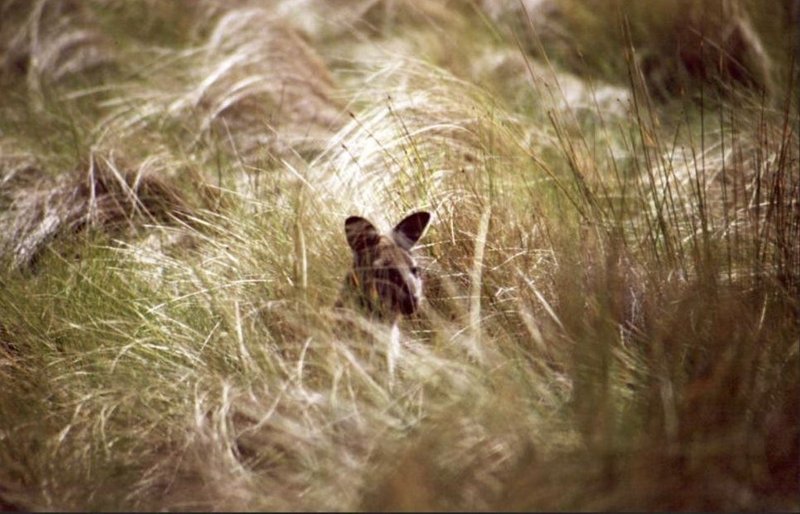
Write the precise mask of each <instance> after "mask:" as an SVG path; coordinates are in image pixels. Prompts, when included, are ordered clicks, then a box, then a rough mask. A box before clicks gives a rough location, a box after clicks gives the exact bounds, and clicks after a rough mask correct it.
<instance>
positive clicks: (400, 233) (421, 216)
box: [392, 211, 431, 250]
mask: <svg viewBox="0 0 800 514" xmlns="http://www.w3.org/2000/svg"><path fill="white" fill-rule="evenodd" d="M430 220H431V215H430V213H428V212H424V211H420V212H415V213H414V214H411V215H409V216H406V217H405V218H403V221H401V222H400V223H398V224H397V226H396V227H394V229H392V238H393V239H394V240H395V242H396V243H397V244H398V245H399V246H400V247H401V248H404V249H405V250H410V249H411V247H412V246H414V244H415V243H416V242H417V241H419V238H420V237H422V233H423V232H424V231H425V227H427V226H428V222H429V221H430Z"/></svg>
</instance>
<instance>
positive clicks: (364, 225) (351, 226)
mask: <svg viewBox="0 0 800 514" xmlns="http://www.w3.org/2000/svg"><path fill="white" fill-rule="evenodd" d="M344 233H345V235H346V236H347V244H349V245H350V248H352V249H353V251H354V252H360V251H362V250H364V249H365V248H368V247H370V246H374V245H376V244H378V241H379V239H380V234H379V233H378V230H377V229H376V228H375V227H374V226H373V225H372V223H370V222H369V221H367V220H365V219H364V218H361V217H358V216H350V217H349V218H347V219H346V220H345V221H344Z"/></svg>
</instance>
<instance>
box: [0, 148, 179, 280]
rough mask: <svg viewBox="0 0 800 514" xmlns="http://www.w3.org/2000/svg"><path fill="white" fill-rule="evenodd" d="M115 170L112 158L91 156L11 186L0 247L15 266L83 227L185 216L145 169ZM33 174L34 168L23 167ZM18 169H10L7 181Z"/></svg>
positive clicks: (175, 196)
mask: <svg viewBox="0 0 800 514" xmlns="http://www.w3.org/2000/svg"><path fill="white" fill-rule="evenodd" d="M153 164H154V163H153V162H150V163H144V165H143V166H140V167H139V168H138V169H135V170H126V169H120V168H119V166H118V164H117V162H116V161H112V160H109V159H108V158H107V157H104V156H100V155H93V156H92V157H91V162H90V164H89V166H88V169H86V170H81V171H76V172H74V173H68V174H64V175H61V176H59V177H57V178H55V179H49V178H47V177H44V176H42V174H41V172H39V173H38V175H39V176H38V177H37V179H34V180H33V181H31V183H29V184H27V185H26V186H24V187H14V188H13V189H12V190H11V193H10V196H11V198H10V200H9V205H8V210H7V211H6V212H5V213H3V216H2V224H3V225H4V226H5V227H6V231H5V233H6V234H7V235H6V237H5V238H4V239H5V241H4V242H3V243H4V247H5V252H4V253H6V254H7V255H10V256H11V257H12V260H13V262H14V264H15V265H16V266H22V267H25V266H30V265H32V264H33V263H34V262H35V261H36V259H37V258H38V257H39V255H40V253H41V252H42V251H43V249H44V247H45V245H47V244H49V243H51V242H52V241H53V240H54V239H55V238H57V237H59V236H61V237H63V236H73V235H74V234H76V233H78V232H80V231H81V230H84V229H87V228H88V229H101V230H115V229H119V228H128V229H135V227H136V226H137V225H141V224H143V223H153V222H167V221H169V220H170V219H174V217H178V218H180V217H183V216H186V215H187V214H188V212H189V211H188V209H189V208H188V204H187V203H186V202H185V200H184V199H183V198H182V194H181V193H180V192H179V191H178V190H177V189H176V188H175V187H174V186H172V185H170V184H169V183H168V182H165V181H164V180H162V179H160V178H158V175H157V174H156V173H155V172H154V171H152V170H150V169H148V165H153ZM24 171H25V172H27V174H29V175H31V174H36V173H37V170H36V169H35V168H32V167H30V165H29V166H28V167H26V168H25V170H24ZM18 173H19V168H11V169H10V170H9V172H8V173H7V175H6V177H8V180H10V179H11V178H12V177H14V176H16V175H17V174H18Z"/></svg>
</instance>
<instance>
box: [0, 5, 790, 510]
mask: <svg viewBox="0 0 800 514" xmlns="http://www.w3.org/2000/svg"><path fill="white" fill-rule="evenodd" d="M51 4H53V5H51ZM55 4H58V5H55ZM301 4H302V5H305V4H304V3H302V2H294V1H288V0H287V1H285V2H280V3H279V4H276V6H275V8H274V9H273V10H268V9H264V8H263V7H260V8H253V7H251V6H249V4H247V2H245V3H244V4H242V5H237V6H235V7H227V6H225V7H221V6H220V5H218V4H213V3H206V2H197V3H194V2H189V3H188V4H186V5H185V6H184V7H185V8H186V9H185V11H183V12H176V11H175V9H176V8H175V7H174V5H175V4H165V5H164V6H162V5H161V4H160V3H149V4H147V5H146V6H145V7H147V9H146V10H144V11H142V10H140V9H143V7H142V6H141V5H134V4H130V3H116V2H105V1H97V2H91V3H88V4H79V7H76V8H75V9H74V10H72V11H69V12H70V13H71V16H70V17H67V18H63V19H62V21H61V22H59V23H60V24H56V25H53V26H50V25H47V23H55V22H48V21H47V20H48V19H49V18H48V17H47V16H45V15H38V17H37V18H35V19H37V20H43V21H41V22H40V23H45V25H47V26H46V27H45V28H44V31H43V32H41V31H40V33H41V34H48V36H47V37H53V38H55V39H54V40H58V39H59V35H58V34H59V31H63V33H64V34H72V33H74V31H76V30H85V31H88V32H86V33H92V34H97V35H98V36H97V37H99V38H101V39H102V38H103V37H106V36H107V35H109V34H114V33H117V34H119V37H120V43H119V45H118V46H117V47H115V48H114V49H113V51H109V53H108V55H109V56H111V57H110V59H111V60H110V61H109V62H111V63H113V66H109V67H108V68H107V69H105V71H102V72H101V73H99V74H98V73H97V72H98V70H97V69H95V68H94V65H93V64H92V62H94V61H92V60H91V59H90V60H88V61H87V62H86V67H85V68H84V67H83V66H80V65H78V64H80V63H78V64H75V65H72V64H70V70H73V71H70V73H69V74H58V73H50V72H48V73H44V72H43V71H42V70H50V69H51V68H52V69H59V68H58V65H59V63H58V62H55V61H54V62H53V63H51V65H52V66H51V65H48V67H46V68H41V70H40V71H42V73H39V74H38V75H37V76H39V77H45V76H47V77H48V78H47V80H45V81H43V82H39V83H41V84H45V87H44V88H43V89H41V91H43V92H44V94H43V95H40V94H39V92H37V91H39V90H37V89H36V88H35V87H34V86H31V84H30V83H29V81H30V76H29V75H30V74H29V73H28V72H26V73H22V74H19V75H13V74H5V76H4V77H3V79H2V80H3V81H5V82H7V83H9V84H12V85H14V86H15V87H17V88H18V89H17V90H20V91H24V92H25V93H24V94H22V95H8V96H6V97H3V98H0V109H2V112H3V113H8V115H7V116H5V115H4V116H2V119H0V206H2V210H3V211H2V213H0V226H2V233H3V236H2V237H3V239H2V243H3V245H2V247H1V248H2V251H3V253H2V263H3V266H4V267H3V271H2V273H1V274H0V291H2V294H0V381H2V383H3V387H2V388H0V505H2V506H3V507H4V508H6V507H7V508H13V507H16V508H22V509H28V510H49V509H65V510H66V509H92V510H118V509H133V510H161V509H169V510H212V509H213V510H309V509H326V510H334V509H335V510H362V509H363V510H417V509H426V510H432V509H441V510H445V509H447V510H452V509H468V510H490V509H503V510H510V509H512V510H562V509H567V510H621V509H637V510H643V509H648V510H650V509H654V510H763V509H787V510H789V509H791V510H796V509H797V508H798V506H800V504H799V503H798V499H797V490H798V485H800V484H798V476H800V475H799V470H798V466H799V464H798V462H800V451H799V448H798V441H799V440H800V432H799V431H798V423H797V420H796V413H797V410H798V408H800V387H798V386H800V376H798V375H799V374H800V372H799V371H798V370H800V367H799V366H798V359H799V358H800V355H799V353H800V347H799V346H798V341H800V329H799V328H798V327H800V323H798V321H800V320H798V314H799V313H800V305H798V294H799V293H800V247H799V246H798V244H797V241H798V240H800V215H799V214H798V212H800V211H798V201H800V138H799V137H798V129H800V121H798V120H799V116H798V105H797V98H796V97H794V96H793V95H791V94H784V93H783V92H784V91H792V90H793V89H792V87H791V84H785V85H784V84H782V83H780V81H779V78H780V77H777V78H776V79H775V80H776V82H778V83H777V86H778V87H775V88H774V89H772V90H771V92H770V93H769V96H764V95H766V94H767V93H766V92H765V91H762V92H761V93H762V94H761V95H759V94H758V93H756V94H753V93H752V90H749V89H747V88H748V87H752V84H751V85H750V86H748V85H747V84H738V85H732V86H730V87H731V89H730V91H728V92H727V93H722V92H721V93H719V94H717V93H712V92H711V91H712V90H713V88H711V87H710V86H709V88H708V89H707V90H706V89H704V86H702V84H701V83H700V82H698V83H696V84H695V85H696V86H697V87H698V89H697V91H698V95H699V96H698V97H697V100H698V101H695V100H693V99H689V98H680V97H677V98H668V99H666V100H665V99H664V98H663V97H662V95H663V94H664V92H663V91H661V92H659V91H654V90H653V87H652V86H653V83H652V77H649V76H648V74H647V73H648V70H647V67H646V63H645V62H644V61H643V59H641V56H640V55H638V53H637V52H639V51H640V45H641V42H640V41H638V40H637V37H638V36H637V34H641V33H643V31H644V29H643V28H646V27H647V26H648V25H647V24H648V23H650V20H649V18H648V17H643V18H641V19H640V18H637V16H639V15H640V14H641V13H640V12H639V11H637V10H635V9H634V10H631V11H629V14H630V16H629V19H628V23H629V24H630V25H632V26H633V30H631V31H629V32H627V33H625V32H621V33H620V34H617V35H615V37H619V39H618V40H615V41H616V42H611V41H610V40H605V39H604V40H602V41H600V42H599V43H598V49H597V52H598V53H597V54H592V55H588V56H587V58H588V59H589V60H590V61H593V60H594V59H596V60H598V61H599V60H602V58H603V57H602V55H601V54H602V51H603V50H602V49H603V48H605V47H606V45H612V46H613V47H614V48H615V49H617V50H618V51H619V52H620V55H621V56H622V58H623V60H622V63H623V65H622V67H621V68H618V71H617V73H619V74H624V75H618V76H615V78H616V80H614V82H615V85H613V86H611V85H608V84H606V83H604V82H601V81H600V80H599V78H598V74H597V73H596V69H595V70H588V71H586V73H585V74H584V73H582V72H581V70H580V69H577V70H576V69H573V71H572V73H567V72H565V71H563V70H562V68H561V67H562V66H566V67H570V60H569V59H570V57H569V56H565V55H563V54H561V53H560V52H561V50H562V48H561V47H558V46H548V45H553V44H554V43H551V42H549V40H548V39H547V38H546V37H544V38H542V37H541V36H542V35H541V34H539V36H540V41H539V43H541V48H539V49H535V50H533V51H531V53H530V54H528V53H523V52H524V49H525V44H526V43H527V42H530V41H535V40H536V35H535V34H530V33H523V32H522V31H525V30H535V29H536V27H535V26H530V24H529V23H528V22H527V21H526V20H525V19H522V22H523V23H522V24H521V25H519V24H513V23H510V24H508V25H504V24H503V23H504V22H503V21H502V20H503V17H502V13H499V12H497V11H494V10H493V9H492V3H491V2H478V3H475V4H474V5H470V6H466V7H465V6H458V7H452V6H451V7H452V8H453V9H455V12H456V14H457V15H456V16H454V17H452V20H450V18H448V17H447V16H444V15H443V13H444V12H446V11H443V9H444V8H443V7H442V6H441V4H440V3H439V2H424V1H405V2H397V3H392V2H363V1H356V0H352V1H343V2H337V6H336V7H337V12H338V13H339V14H338V15H336V16H334V15H333V14H331V13H328V12H327V11H326V9H328V8H329V7H322V6H323V5H325V4H316V3H314V4H313V6H310V5H306V8H308V9H309V12H310V13H312V14H315V15H316V16H317V17H314V18H311V17H309V18H308V19H305V20H298V19H296V18H295V17H293V15H292V14H291V7H293V6H297V5H301ZM524 4H525V6H526V7H527V8H528V9H530V8H531V6H532V5H533V4H534V3H532V2H527V3H524ZM571 4H572V3H571V2H565V3H563V4H561V5H562V8H563V6H569V5H571ZM70 5H71V3H69V2H63V3H59V2H41V3H37V4H36V6H34V7H30V6H25V7H21V6H20V5H17V3H15V2H7V3H6V4H4V7H3V8H4V9H5V10H6V11H8V12H12V11H13V13H14V15H15V16H18V17H20V19H28V20H31V19H33V18H32V17H33V14H31V12H33V11H34V10H35V9H40V10H42V9H44V10H42V11H41V12H45V11H46V10H47V9H55V8H63V9H67V8H68V7H69V6H70ZM181 5H184V4H181ZM330 9H333V8H332V7H330ZM539 13H540V14H541V15H542V16H556V14H553V12H552V11H548V10H547V9H544V10H542V11H539ZM548 13H550V14H548ZM576 13H577V14H578V15H580V16H581V17H583V16H590V13H589V12H588V11H586V10H580V11H572V12H571V14H573V15H574V14H576ZM328 15H329V19H328V18H326V16H328ZM48 16H49V15H48ZM597 16H598V18H596V19H595V18H591V19H589V20H584V21H583V23H585V24H586V26H587V27H596V24H597V23H600V22H601V21H602V20H603V19H604V18H603V16H602V15H600V14H599V13H597ZM492 19H494V20H497V21H494V22H493V21H491V20H492ZM131 20H138V21H139V22H140V23H141V24H142V26H143V27H144V29H143V33H144V34H149V35H148V36H147V37H143V36H141V35H136V34H134V33H132V32H131V30H130V27H129V24H130V23H131ZM309 20H310V21H309ZM561 21H562V22H564V23H566V22H565V21H564V20H563V19H561ZM567 21H569V23H578V22H580V18H575V19H571V20H567ZM312 22H313V23H312ZM569 23H568V24H567V25H569ZM637 23H640V24H641V25H637ZM176 25H178V26H180V27H183V29H184V30H182V31H175V30H174V29H175V26H176ZM166 26H169V27H171V28H170V29H169V30H167V29H166V28H163V29H160V28H159V27H166ZM757 26H758V25H757ZM30 27H34V28H35V26H34V25H31V26H30ZM79 27H80V28H79ZM464 27H470V28H471V29H474V30H477V28H478V27H482V28H483V29H484V30H491V34H489V35H487V34H480V35H476V36H475V40H471V37H472V34H471V33H469V32H465V31H464V30H463V29H464ZM117 29H118V30H117ZM456 29H460V30H456ZM6 30H7V28H5V27H4V29H3V30H0V40H2V41H3V44H7V43H6V42H7V41H8V40H7V39H6V38H11V41H12V42H14V45H17V46H14V48H24V45H23V46H20V43H19V42H20V41H21V39H19V38H18V36H16V35H15V34H17V33H18V32H15V31H10V32H6ZM607 30H611V28H608V29H607ZM304 31H306V32H307V33H306V34H304ZM8 34H11V35H10V36H9V35H8ZM568 34H569V33H567V34H566V35H561V36H560V37H567V36H568ZM522 36H524V37H522ZM64 37H66V36H64ZM93 37H94V36H93ZM582 37H586V36H585V35H584V36H582ZM15 38H16V39H15ZM529 38H533V39H529ZM626 38H627V39H626ZM28 41H30V38H29V39H28ZM81 41H84V42H85V43H86V44H87V45H89V46H91V45H92V44H93V43H92V42H93V41H95V39H92V38H89V39H81ZM430 41H436V44H435V45H434V46H433V47H428V46H426V45H428V42H430ZM461 42H463V44H459V43H461ZM398 43H402V44H398ZM539 43H537V44H539ZM600 43H602V44H600ZM665 44H666V43H665ZM615 45H616V46H615ZM34 46H35V45H34ZM443 48H463V54H461V55H462V56H463V58H464V59H472V58H475V60H474V61H472V62H471V63H470V64H469V65H464V64H463V63H459V62H458V59H456V58H454V57H453V56H452V55H451V56H449V57H447V56H445V55H444V52H442V53H440V52H439V50H441V49H443ZM649 48H651V47H648V49H649ZM767 48H769V46H767ZM540 51H542V52H543V54H542V53H540ZM648 51H650V50H648ZM765 51H767V50H765ZM34 53H35V52H34ZM90 53H91V52H89V54H90ZM89 54H87V55H89ZM19 55H29V54H26V53H25V52H21V53H19ZM30 55H32V54H30ZM61 55H62V56H64V59H66V60H67V61H69V62H72V61H70V59H72V58H74V57H75V56H76V55H77V54H74V53H72V52H66V51H63V52H61ZM541 55H548V56H552V60H541V59H540V56H541ZM67 56H70V57H69V58H67ZM29 58H30V59H33V58H32V57H29ZM75 58H76V57H75ZM21 59H22V61H24V60H25V58H21ZM87 59H88V58H87ZM776 59H777V57H776ZM104 62H105V61H104ZM3 66H5V64H3ZM36 66H38V64H37V65H36ZM616 66H619V63H614V64H613V66H612V68H613V67H616ZM36 69H38V68H36ZM614 69H617V68H614ZM495 71H497V75H495ZM68 75H69V76H68ZM590 76H591V78H590ZM693 80H695V79H693ZM709 80H712V81H713V80H716V79H709ZM90 83H91V85H88V84H90ZM31 88H33V89H31ZM34 93H35V94H34ZM729 93H732V94H729ZM704 95H708V97H706V96H704ZM706 98H708V99H713V100H714V101H713V102H711V101H710V100H709V101H705V100H706ZM42 109H43V111H42ZM37 112H42V113H43V114H42V116H43V118H37V116H36V114H35V113H37ZM46 120H61V122H60V123H59V124H56V125H53V126H55V127H56V128H55V129H50V128H48V127H50V125H48V126H44V123H45V121H46ZM48 131H54V132H55V134H54V137H53V138H43V137H41V134H47V133H48ZM67 137H69V138H70V142H69V143H68V144H64V143H63V141H56V139H61V138H67ZM422 208H425V209H429V210H430V211H431V212H433V213H434V221H433V222H432V224H431V227H430V229H429V230H428V232H427V233H426V234H425V236H424V237H423V239H422V240H421V242H420V253H421V255H420V262H421V263H422V264H423V267H424V273H425V278H426V295H427V299H426V302H425V304H424V305H423V308H422V309H421V312H420V313H419V315H418V316H416V317H415V318H413V319H407V320H403V322H402V323H401V324H400V327H399V336H398V333H397V332H393V331H392V330H391V329H390V327H388V326H383V325H381V324H379V323H373V322H371V321H369V320H368V319H366V318H364V317H363V316H362V315H360V314H359V313H355V312H340V311H337V310H335V309H333V304H334V302H335V300H336V298H337V295H338V293H339V289H340V286H341V280H342V278H343V276H344V272H345V271H346V270H347V268H348V266H349V265H350V262H349V259H350V254H349V249H348V247H347V244H346V242H345V237H344V219H345V217H346V216H348V215H351V214H358V215H365V216H367V217H369V218H370V219H375V220H376V221H378V222H379V223H383V224H386V223H388V222H390V221H393V220H396V219H398V218H399V216H401V215H402V214H404V213H407V212H411V211H412V210H417V209H422ZM398 337H399V345H398V344H397V341H398V340H397V338H398Z"/></svg>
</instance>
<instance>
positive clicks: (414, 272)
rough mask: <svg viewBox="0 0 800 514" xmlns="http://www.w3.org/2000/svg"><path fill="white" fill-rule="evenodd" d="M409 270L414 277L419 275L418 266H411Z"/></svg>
mask: <svg viewBox="0 0 800 514" xmlns="http://www.w3.org/2000/svg"><path fill="white" fill-rule="evenodd" d="M410 271H411V274H412V275H414V276H415V277H418V276H419V266H411V268H410Z"/></svg>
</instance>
